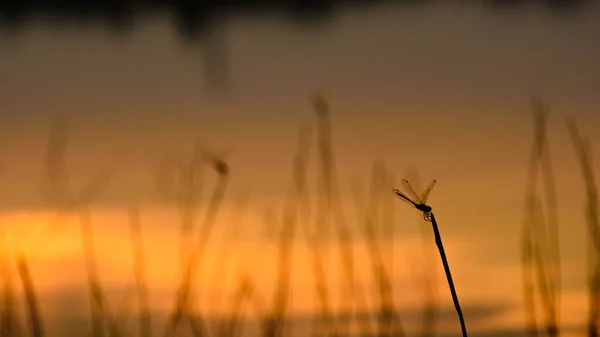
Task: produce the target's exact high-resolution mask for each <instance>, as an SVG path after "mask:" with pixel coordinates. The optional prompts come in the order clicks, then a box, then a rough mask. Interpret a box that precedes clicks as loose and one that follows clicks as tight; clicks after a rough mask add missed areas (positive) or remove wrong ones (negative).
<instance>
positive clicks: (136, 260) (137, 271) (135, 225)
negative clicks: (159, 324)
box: [129, 206, 152, 337]
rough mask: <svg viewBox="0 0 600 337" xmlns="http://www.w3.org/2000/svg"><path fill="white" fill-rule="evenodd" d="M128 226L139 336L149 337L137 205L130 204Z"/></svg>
mask: <svg viewBox="0 0 600 337" xmlns="http://www.w3.org/2000/svg"><path fill="white" fill-rule="evenodd" d="M129 228H130V232H131V245H132V255H133V270H134V275H135V285H136V286H135V289H136V294H137V302H138V311H139V312H138V315H139V323H138V324H139V337H150V336H151V335H152V312H151V310H150V302H149V299H148V283H147V281H146V259H145V256H144V247H143V240H142V221H141V217H140V211H139V209H138V207H137V206H131V207H130V209H129Z"/></svg>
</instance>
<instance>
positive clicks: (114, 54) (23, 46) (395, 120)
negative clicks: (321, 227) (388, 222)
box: [0, 6, 600, 334]
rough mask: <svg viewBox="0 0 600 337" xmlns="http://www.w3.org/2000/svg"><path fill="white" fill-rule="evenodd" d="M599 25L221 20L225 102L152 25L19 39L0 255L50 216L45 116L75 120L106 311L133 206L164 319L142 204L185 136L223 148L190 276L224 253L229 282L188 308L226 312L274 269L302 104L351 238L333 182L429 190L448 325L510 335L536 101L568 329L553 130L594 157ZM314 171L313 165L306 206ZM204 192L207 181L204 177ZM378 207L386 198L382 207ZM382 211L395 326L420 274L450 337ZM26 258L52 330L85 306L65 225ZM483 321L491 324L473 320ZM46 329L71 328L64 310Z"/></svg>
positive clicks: (302, 300) (445, 12)
mask: <svg viewBox="0 0 600 337" xmlns="http://www.w3.org/2000/svg"><path fill="white" fill-rule="evenodd" d="M599 16H600V10H599V7H598V6H592V7H591V8H590V9H589V10H587V11H584V13H580V14H578V16H575V17H573V18H557V17H554V16H552V15H551V14H548V13H544V12H537V11H532V12H523V13H520V14H519V13H517V14H510V13H505V14H504V16H503V15H496V14H491V13H489V12H488V11H487V10H486V9H485V8H480V7H444V6H431V7H427V6H425V7H424V8H421V9H409V10H399V9H396V8H394V7H390V8H386V7H382V8H378V9H374V10H372V11H370V12H366V13H361V14H359V13H358V12H355V11H351V10H348V11H343V12H342V13H341V14H340V15H339V17H338V18H337V19H336V21H335V23H334V24H332V25H331V26H328V27H326V28H324V30H323V31H321V33H319V34H317V33H315V32H309V31H301V30H296V29H293V28H292V27H289V26H287V25H285V24H284V23H282V22H281V21H280V20H275V19H273V20H265V21H255V20H250V19H244V18H238V19H236V20H232V21H231V22H230V23H228V25H227V26H226V29H227V31H226V32H227V36H228V46H229V48H230V53H231V74H232V75H231V76H232V78H231V83H232V88H231V91H230V92H229V94H228V96H227V97H224V98H223V97H221V98H219V97H209V96H207V95H204V93H205V90H204V89H205V88H203V84H202V80H203V79H202V77H201V62H200V61H201V60H200V53H199V48H201V47H195V48H196V49H194V48H191V49H185V48H181V47H180V46H178V45H177V44H176V42H174V39H173V38H172V36H171V35H170V34H171V30H170V27H169V25H168V22H167V20H165V19H164V18H160V17H150V18H148V19H147V20H145V21H143V22H142V23H141V24H140V27H139V29H138V30H137V31H136V33H135V34H134V35H133V37H132V38H131V40H128V42H127V43H122V42H119V43H117V42H115V41H113V40H111V39H110V37H108V35H106V33H105V32H104V31H103V30H102V29H100V28H93V27H92V28H89V29H87V30H82V31H77V30H75V31H74V30H72V29H64V30H61V29H59V28H51V27H49V26H44V25H43V24H42V23H38V24H34V25H33V26H31V27H30V28H29V30H28V31H27V34H23V35H21V36H17V37H14V36H13V37H8V36H1V37H0V49H1V50H2V51H3V56H2V58H0V74H2V76H0V101H1V102H2V107H1V109H2V114H1V115H0V132H1V133H2V139H1V141H0V163H1V164H2V168H3V170H2V173H1V175H0V182H1V184H2V186H3V189H2V193H0V205H1V207H0V208H1V209H2V213H1V215H0V224H1V225H2V228H3V229H4V232H3V233H4V235H5V236H6V239H7V241H8V242H9V245H8V247H10V248H11V249H19V248H20V247H22V246H21V243H22V242H25V241H22V239H26V238H28V237H30V236H31V235H32V233H34V231H35V228H36V227H38V226H40V225H42V224H44V223H45V222H46V221H48V219H51V218H52V216H53V213H52V211H51V210H48V207H47V205H44V204H43V203H42V202H41V198H40V178H41V175H42V172H43V171H42V169H43V168H42V165H41V163H42V160H43V155H44V148H45V143H46V141H47V137H48V132H49V125H50V124H49V123H50V121H51V118H52V117H53V116H54V115H55V114H56V113H66V114H68V115H70V116H71V117H72V120H73V129H72V138H71V143H70V144H69V152H68V167H69V171H70V177H71V179H72V182H73V186H74V189H75V190H78V189H79V188H81V187H82V186H83V185H84V184H85V183H86V182H87V181H89V180H90V178H91V177H92V176H93V175H94V174H95V173H96V172H98V171H99V170H101V169H103V168H111V167H112V168H114V169H115V176H114V178H113V180H112V181H111V184H110V185H109V187H108V189H107V190H106V192H105V193H103V194H102V195H101V197H100V198H99V199H98V200H97V201H96V202H95V203H94V205H93V206H92V209H91V211H92V221H93V230H94V235H95V240H96V249H97V254H98V257H99V268H100V273H101V274H100V275H101V278H102V281H103V282H105V284H106V286H107V288H108V289H109V290H110V294H111V295H110V296H109V298H110V299H111V301H114V302H115V303H116V302H117V301H118V299H119V298H120V296H121V295H122V291H123V289H124V287H125V286H127V285H128V284H129V282H131V280H132V262H131V247H130V245H131V242H130V239H129V232H128V223H127V220H128V218H127V207H128V206H129V205H130V204H132V203H135V204H139V205H140V207H141V210H142V223H143V234H144V240H145V242H144V244H145V248H146V254H147V261H148V264H149V265H148V278H149V283H150V286H151V291H152V303H153V304H155V305H156V307H155V308H156V309H157V310H161V309H164V308H168V307H169V306H170V305H171V300H172V298H171V296H172V292H173V287H174V282H175V280H176V271H177V270H176V266H177V263H176V258H177V254H176V253H177V233H178V232H177V226H178V223H179V220H178V216H177V213H176V211H175V210H174V209H173V208H172V207H170V206H169V205H165V204H164V201H163V200H162V199H161V196H160V195H159V194H158V193H157V192H156V189H155V186H154V185H153V179H154V178H153V167H155V165H156V163H157V160H158V158H159V157H160V155H161V154H162V153H164V152H165V151H167V150H175V151H181V152H185V153H188V152H189V150H190V149H191V146H192V144H193V142H194V141H196V140H201V141H204V143H205V144H206V145H207V146H208V148H210V149H213V150H215V151H224V152H225V154H226V159H227V161H228V163H229V164H230V166H231V182H230V185H229V186H228V190H227V193H226V195H225V202H224V206H223V209H222V211H221V214H220V218H219V221H218V224H217V227H216V228H217V232H216V234H217V235H216V236H215V237H214V239H217V241H213V242H212V246H211V247H210V248H209V250H208V252H207V260H208V261H209V262H210V263H209V266H212V265H213V263H214V265H215V266H217V265H220V264H221V263H222V261H221V260H215V255H216V254H221V253H222V252H228V253H229V254H230V256H231V264H230V266H231V270H230V272H231V274H230V276H229V278H228V279H226V280H220V279H218V278H214V277H211V276H201V279H203V278H202V277H204V278H208V279H209V281H208V282H205V283H203V286H202V287H203V288H206V289H204V290H205V292H206V294H208V295H207V296H208V297H209V299H210V300H207V301H205V302H206V303H204V305H205V306H206V307H205V308H207V310H209V311H213V310H214V311H218V310H219V309H216V308H212V307H210V305H211V304H213V302H214V303H216V301H218V298H221V299H225V298H228V296H229V295H230V294H229V292H230V291H231V289H232V287H233V286H234V283H233V282H234V281H235V280H238V277H239V276H240V275H241V273H244V272H250V273H251V274H252V277H253V279H254V280H255V281H256V282H257V284H259V289H260V291H261V292H262V293H263V294H268V293H269V292H270V291H272V288H271V286H272V284H273V282H274V276H273V275H275V273H276V266H277V265H276V263H277V255H276V250H275V242H274V240H273V239H272V238H270V239H266V238H265V237H264V236H265V232H266V230H265V227H264V226H265V225H264V214H265V212H266V211H267V210H268V209H271V210H276V211H277V210H280V209H281V205H282V202H283V198H284V195H285V192H286V190H287V188H288V186H289V184H290V181H291V178H292V160H293V156H294V151H295V149H296V142H297V138H298V136H297V135H298V130H299V128H300V127H301V126H302V125H304V124H306V123H312V124H314V122H315V116H314V113H313V111H312V110H311V106H310V104H309V102H308V97H309V94H310V93H312V92H314V90H317V89H319V90H322V91H323V93H324V95H325V96H326V97H327V99H328V100H329V102H330V104H331V107H332V125H333V142H334V147H335V148H334V151H335V156H336V161H337V169H338V178H339V182H340V189H341V193H342V199H343V203H344V209H345V213H346V216H347V218H348V219H349V222H350V226H351V229H352V230H353V232H354V233H357V232H358V231H359V229H360V226H359V225H360V223H359V221H358V219H359V218H358V215H357V212H356V209H355V205H354V204H353V197H352V193H351V192H352V191H351V183H352V182H353V181H356V179H359V180H360V182H361V183H362V185H363V189H366V186H367V183H368V179H369V176H370V170H371V167H372V166H373V162H374V161H375V160H377V159H381V160H383V161H384V162H385V165H386V167H387V169H388V170H389V171H390V172H392V173H393V174H394V175H395V177H396V181H397V183H396V184H391V183H390V184H389V186H386V188H388V189H389V190H391V188H392V187H399V184H398V182H399V180H400V178H401V177H403V176H408V177H409V178H411V180H413V181H414V180H415V179H420V180H421V182H420V183H419V184H418V185H420V187H418V188H417V189H420V188H422V187H423V186H424V185H425V184H426V183H427V182H428V181H429V180H430V179H432V178H436V179H437V185H436V186H435V188H434V190H433V192H432V194H431V197H430V199H429V203H430V205H431V206H432V207H433V209H434V210H435V212H436V217H437V218H438V220H439V222H440V226H441V231H442V235H443V238H444V243H445V246H446V249H447V254H448V258H449V260H450V263H451V268H452V271H453V274H454V278H455V283H456V286H457V289H458V292H459V295H460V298H461V300H462V303H463V304H464V306H465V307H467V308H471V309H468V310H466V311H467V312H468V313H467V323H468V324H469V327H470V329H472V330H473V331H480V332H481V331H484V330H487V331H492V332H493V331H499V333H500V334H507V332H506V331H509V330H512V329H514V330H519V329H520V328H521V327H522V325H521V323H522V319H523V311H522V310H523V309H522V308H523V306H522V283H521V275H520V270H521V269H520V256H519V249H520V246H519V245H520V228H521V227H520V226H521V221H522V214H523V204H524V202H523V201H524V200H523V196H524V193H525V187H524V184H525V179H526V167H527V163H528V156H529V151H530V148H531V142H532V139H533V125H532V118H531V111H530V106H529V97H530V95H531V94H537V95H539V96H540V97H542V98H543V99H544V101H546V102H547V103H548V104H549V105H550V108H551V114H550V117H549V123H548V135H549V142H550V148H551V151H552V160H553V163H554V170H555V175H556V184H557V191H558V196H559V200H558V202H559V210H558V211H559V220H560V226H561V227H560V239H561V244H562V248H561V249H562V250H561V252H562V259H563V288H564V293H563V295H564V298H563V301H562V321H563V323H564V324H565V326H566V327H571V326H576V327H577V326H579V325H580V323H581V322H582V319H581V318H582V317H583V315H582V314H581V313H582V312H584V311H583V310H585V309H586V308H587V301H586V299H585V288H584V287H585V283H584V277H585V272H586V271H585V269H584V248H585V245H584V243H585V242H586V241H585V231H584V230H585V227H584V225H585V222H584V218H583V215H584V214H583V207H584V190H583V183H582V180H581V178H580V173H579V167H578V166H577V162H576V160H575V156H574V152H573V150H572V147H571V143H570V139H569V138H568V134H567V132H566V128H565V120H566V118H567V117H568V116H574V117H575V118H576V119H577V122H578V123H579V126H580V129H581V133H582V134H584V135H589V138H590V140H591V144H592V149H593V153H594V154H598V151H597V147H596V145H595V144H599V142H600V138H599V137H598V134H600V133H599V132H598V130H600V119H599V118H598V116H600V115H598V114H597V113H596V111H595V110H597V107H598V106H600V98H599V97H598V95H597V92H598V89H600V82H599V79H600V66H598V62H597V60H598V57H599V56H600V49H598V45H597V43H594V42H595V41H598V40H600V35H599V34H600V33H599V32H600V27H598V22H600V20H599V19H598V17H599ZM398 18H401V19H402V20H399V19H398ZM596 28H598V29H596ZM459 37H460V38H459ZM6 79H10V80H6ZM313 145H314V144H313ZM313 150H314V149H313ZM316 160H317V156H316V153H315V152H314V151H313V152H312V156H311V168H310V171H309V177H310V179H311V182H310V184H311V185H310V188H311V189H312V190H314V189H315V186H316V185H315V184H316V182H315V179H314V178H315V177H316V175H315V173H316V166H315V163H316ZM596 172H598V170H597V169H596ZM207 179H208V181H209V182H210V184H213V183H214V175H212V174H211V175H208V178H207ZM209 186H212V185H209ZM244 194H246V195H248V196H249V200H250V202H249V205H248V209H247V214H246V215H247V216H246V219H245V221H244V224H243V227H240V228H242V229H241V230H240V232H239V235H240V236H239V238H238V240H237V241H235V242H232V241H231V237H230V236H224V239H223V238H222V236H221V235H222V234H223V232H224V231H225V228H230V227H228V226H231V223H230V222H229V219H230V216H232V215H233V213H234V211H233V210H234V209H235V207H234V200H236V198H238V197H239V196H240V195H244ZM207 195H208V193H206V194H205V198H207ZM385 197H386V198H394V197H393V195H392V194H391V192H390V193H389V194H385ZM394 201H396V200H394ZM394 211H395V214H396V227H395V236H394V237H392V238H391V240H385V241H384V242H385V244H384V245H383V248H382V249H383V250H384V252H386V254H385V255H386V256H387V258H388V260H386V262H387V263H388V267H389V266H392V265H393V271H394V272H393V285H394V289H395V299H396V300H397V304H398V306H399V307H401V308H402V310H403V311H401V312H402V313H404V315H405V316H406V317H409V318H407V320H408V321H411V319H410V317H415V316H414V315H416V314H415V313H414V310H415V308H421V307H422V304H423V299H422V296H423V292H422V291H423V290H422V287H421V286H422V282H419V281H416V278H417V277H419V276H418V273H419V271H418V268H417V269H414V268H413V267H412V266H417V267H418V266H425V267H424V268H425V269H426V270H429V271H431V272H434V273H435V277H436V291H437V294H438V299H439V301H440V306H444V307H445V306H448V307H449V309H448V312H449V314H445V312H446V311H444V314H443V315H442V318H441V321H442V322H441V323H440V324H441V325H442V326H443V329H445V331H447V332H448V333H450V334H452V333H458V331H459V330H458V324H457V320H456V318H455V316H454V313H453V312H452V308H451V301H450V297H449V293H448V291H447V284H446V281H445V278H444V276H443V273H442V271H443V270H442V267H441V264H440V263H439V257H438V255H437V252H436V251H435V248H434V247H433V246H432V245H433V238H432V234H431V230H430V228H427V227H423V226H424V225H423V223H422V222H420V221H419V219H420V215H419V214H418V212H417V211H415V210H413V209H410V208H408V207H407V206H406V204H404V203H401V202H396V203H395V204H394ZM357 235H358V234H357ZM422 240H425V241H424V242H427V243H428V244H429V245H430V246H429V247H428V251H429V253H431V256H430V259H431V260H427V259H428V258H427V257H426V255H424V253H422V251H421V242H422ZM355 245H356V246H355V248H356V250H357V257H356V258H357V260H356V263H357V269H358V270H359V271H360V278H361V282H364V286H365V287H367V288H368V289H371V290H372V291H373V294H375V293H374V290H373V287H374V285H373V282H372V280H370V279H369V275H371V272H370V271H369V268H370V262H369V260H368V255H367V254H366V250H365V249H364V248H365V247H364V245H363V243H362V242H361V243H356V244H355ZM391 247H393V250H394V253H393V259H392V257H391V256H390V255H391V254H389V253H388V252H389V251H390V250H391ZM295 248H297V249H296V255H295V260H294V268H295V269H294V280H293V287H294V295H293V296H294V300H293V310H294V314H296V315H298V316H297V317H296V316H294V317H296V318H297V320H298V321H301V320H302V316H301V314H302V313H304V312H306V311H308V310H309V309H310V308H311V307H312V305H313V301H314V298H313V296H314V291H313V288H312V286H313V283H312V282H313V281H312V280H313V279H312V277H313V276H312V265H311V264H310V260H309V255H308V253H307V250H306V247H305V242H304V241H300V242H297V243H296V245H295ZM26 251H27V252H28V254H29V255H30V256H31V258H35V259H34V260H32V262H31V268H32V273H33V275H34V277H35V282H36V286H37V287H38V289H39V291H40V293H41V294H42V298H44V299H47V300H48V302H47V303H49V304H48V305H47V306H45V307H44V309H43V310H46V311H47V312H48V314H52V313H54V314H56V312H58V310H59V309H53V308H55V306H57V304H56V303H58V302H60V300H58V299H60V298H62V297H60V296H64V298H70V297H69V296H71V297H73V298H75V299H72V300H73V301H75V302H76V303H78V304H77V305H74V306H75V307H77V306H79V305H81V306H82V308H85V310H87V302H85V298H86V297H85V296H86V291H87V290H86V288H85V269H84V264H83V259H82V254H81V242H80V233H79V227H78V225H77V223H71V224H68V225H65V228H64V229H63V230H62V231H60V232H58V233H56V235H55V236H54V237H53V238H52V241H50V242H49V244H48V246H47V247H44V248H39V247H38V248H37V249H33V248H27V249H26ZM332 251H335V247H332ZM333 259H334V257H332V261H333V262H331V263H330V264H328V266H327V269H328V271H331V272H332V276H331V277H329V278H328V280H329V282H330V285H331V286H332V287H333V288H336V291H334V294H335V295H334V298H335V300H334V303H335V305H336V306H337V305H338V303H339V301H340V299H339V297H340V295H339V289H337V288H339V284H341V281H340V280H339V275H340V274H339V270H338V269H339V268H338V266H339V263H338V262H335V260H333ZM219 261H221V262H219ZM428 261H429V262H428ZM57 271H59V272H57ZM415 273H417V275H415ZM203 280H204V279H203ZM211 296H213V297H214V298H217V299H214V298H213V297H211ZM373 296H374V295H373ZM373 296H372V297H373ZM213 300H214V301H213ZM65 301H66V300H65ZM369 301H370V302H371V303H374V302H373V301H374V299H373V298H371V299H370V300H369ZM50 303H53V304H50ZM69 303H70V302H69ZM478 306H479V307H478ZM215 307H217V305H215ZM53 310H56V312H54V311H53ZM82 310H83V309H82ZM444 310H445V309H444ZM486 310H487V311H486ZM482 312H484V313H485V312H491V314H490V317H483V318H481V319H478V314H481V313H482ZM63 313H64V312H63ZM86 313H87V312H86ZM57 315H58V314H57ZM65 315H66V316H65V317H67V318H65V320H66V322H67V323H68V322H69V318H68V317H71V316H69V314H68V313H67V314H65ZM411 315H413V316H411ZM469 315H470V316H469ZM84 316H85V315H84ZM416 317H418V316H416ZM469 317H471V319H469ZM72 319H73V320H75V318H72ZM418 319H420V318H418ZM415 320H416V319H415ZM56 322H58V321H56ZM53 324H54V323H53ZM56 324H57V326H58V323H56ZM406 324H407V328H408V329H409V330H414V329H416V328H417V327H416V326H412V325H411V323H406ZM412 324H414V322H413V323H412ZM299 329H300V328H299ZM52 331H60V329H59V328H57V327H55V330H52ZM57 334H58V332H57ZM567 334H568V333H567Z"/></svg>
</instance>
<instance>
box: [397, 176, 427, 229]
mask: <svg viewBox="0 0 600 337" xmlns="http://www.w3.org/2000/svg"><path fill="white" fill-rule="evenodd" d="M402 184H403V185H404V188H405V189H406V192H407V193H408V194H409V196H407V195H406V194H404V193H402V192H400V190H399V189H397V188H394V189H393V190H392V191H393V192H394V194H396V195H397V196H398V197H400V199H401V200H404V201H406V202H408V203H410V204H412V205H413V206H415V208H416V209H418V210H419V211H421V212H423V218H424V219H425V220H427V221H431V207H430V206H427V204H426V202H427V197H429V193H430V192H431V189H433V185H435V179H433V180H432V181H431V183H429V186H427V189H425V191H423V193H421V195H420V196H417V193H415V190H414V189H413V188H412V186H411V185H410V183H409V182H408V180H406V179H402Z"/></svg>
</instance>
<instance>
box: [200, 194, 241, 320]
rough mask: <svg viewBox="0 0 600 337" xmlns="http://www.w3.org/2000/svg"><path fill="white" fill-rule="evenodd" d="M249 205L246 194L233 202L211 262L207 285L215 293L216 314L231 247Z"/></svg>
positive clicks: (233, 244)
mask: <svg viewBox="0 0 600 337" xmlns="http://www.w3.org/2000/svg"><path fill="white" fill-rule="evenodd" d="M248 204H249V199H248V196H247V195H246V194H243V195H240V196H239V197H238V198H237V200H236V201H235V202H234V209H233V210H232V211H231V213H230V216H229V221H227V227H226V229H225V233H224V234H223V237H222V241H221V244H220V245H219V246H218V248H217V253H216V256H217V257H218V258H216V259H215V260H214V262H213V265H212V268H211V271H210V272H209V274H208V276H209V278H210V281H209V284H210V285H211V286H210V289H212V290H213V291H214V292H215V295H214V298H213V300H212V301H211V302H212V304H213V306H215V307H216V308H217V312H220V310H218V309H220V306H221V301H222V300H221V299H222V296H223V290H224V281H225V280H226V279H227V276H228V275H229V267H230V263H231V258H232V256H233V251H234V250H233V249H231V246H235V244H236V243H237V241H238V236H239V233H240V230H241V229H242V224H243V221H244V218H245V216H246V209H247V207H248Z"/></svg>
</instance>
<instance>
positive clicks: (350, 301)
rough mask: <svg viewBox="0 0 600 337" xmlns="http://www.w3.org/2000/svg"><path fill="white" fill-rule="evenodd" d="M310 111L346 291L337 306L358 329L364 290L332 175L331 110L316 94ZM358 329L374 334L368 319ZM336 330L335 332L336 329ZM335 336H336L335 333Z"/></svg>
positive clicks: (335, 176)
mask: <svg viewBox="0 0 600 337" xmlns="http://www.w3.org/2000/svg"><path fill="white" fill-rule="evenodd" d="M312 104H313V109H314V110H315V112H316V114H317V123H318V127H317V130H318V134H319V155H320V158H321V160H320V164H321V172H322V175H321V179H322V180H324V181H323V187H324V193H325V195H326V197H327V198H328V199H327V200H326V202H327V205H328V208H329V209H330V212H332V220H333V228H334V229H335V233H336V236H337V240H338V243H339V247H340V248H339V249H340V251H339V256H340V259H341V261H340V262H341V266H342V273H343V277H344V280H345V283H346V287H340V298H341V299H347V300H346V301H345V302H342V303H340V305H342V306H344V305H345V306H346V307H347V309H348V310H350V312H351V315H352V317H353V318H355V319H354V321H355V323H356V324H357V325H358V324H359V322H358V320H357V319H356V318H357V316H356V315H357V310H356V306H358V307H361V308H366V299H365V294H364V290H363V289H362V287H361V285H360V284H359V283H358V282H356V276H355V264H354V247H353V244H354V242H355V241H354V239H353V234H352V232H351V230H350V227H349V226H348V224H347V221H346V217H345V215H344V210H343V207H342V201H341V196H340V190H339V183H338V178H337V172H336V164H335V156H334V152H333V136H332V132H331V120H330V119H331V109H330V106H329V103H328V102H327V101H326V100H325V99H324V97H323V96H321V95H320V94H317V95H315V96H314V97H313V98H312ZM360 323H362V326H357V328H358V329H359V331H358V332H359V334H360V335H361V336H366V335H369V334H372V333H373V332H374V330H373V328H372V326H371V322H370V319H369V317H368V316H367V317H366V318H362V322H360ZM336 330H337V329H336ZM351 332H352V330H351V326H348V327H347V333H346V334H347V335H349V334H351ZM336 334H340V332H339V331H336Z"/></svg>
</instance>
